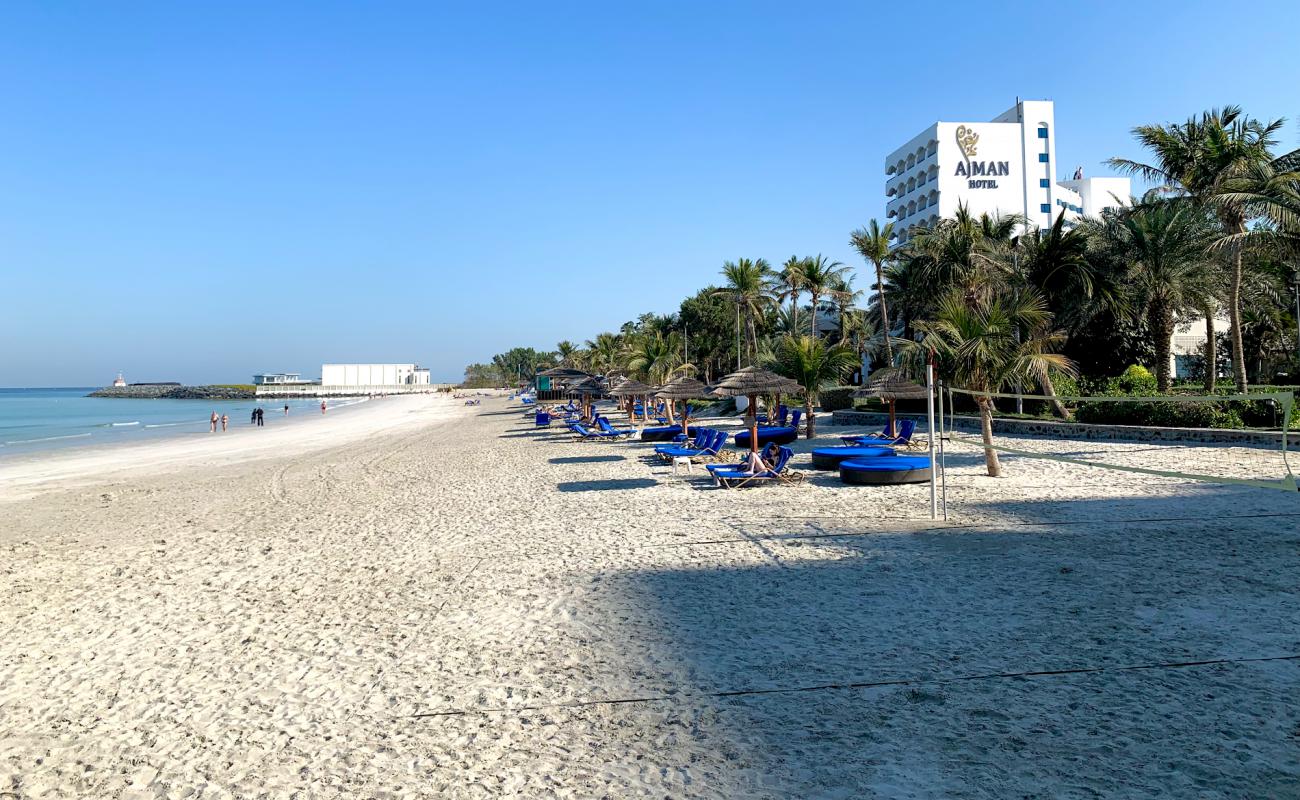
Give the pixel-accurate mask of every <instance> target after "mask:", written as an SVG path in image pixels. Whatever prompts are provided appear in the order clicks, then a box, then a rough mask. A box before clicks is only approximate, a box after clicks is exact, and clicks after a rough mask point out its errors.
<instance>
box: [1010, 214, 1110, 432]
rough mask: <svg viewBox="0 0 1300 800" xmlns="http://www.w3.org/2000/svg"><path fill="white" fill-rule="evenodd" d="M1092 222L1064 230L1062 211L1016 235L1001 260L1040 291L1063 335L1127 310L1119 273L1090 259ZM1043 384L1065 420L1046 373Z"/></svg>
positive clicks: (1015, 279)
mask: <svg viewBox="0 0 1300 800" xmlns="http://www.w3.org/2000/svg"><path fill="white" fill-rule="evenodd" d="M1094 227H1095V221H1094V223H1093V224H1088V225H1083V226H1080V227H1075V228H1072V229H1068V230H1067V229H1066V227H1065V214H1064V213H1062V214H1060V215H1058V216H1057V218H1056V221H1055V222H1054V223H1052V226H1051V227H1050V228H1047V229H1034V230H1031V231H1029V232H1027V233H1025V234H1023V235H1021V236H1020V237H1018V238H1017V240H1016V241H1015V243H1014V245H1013V246H1012V247H1011V248H1010V250H1009V251H1008V253H1007V256H1009V258H1010V262H1009V263H1007V264H1004V265H1003V269H1004V271H1005V273H1006V275H1007V279H1008V281H1009V283H1010V284H1011V285H1013V286H1016V287H1022V288H1023V287H1029V288H1033V289H1035V290H1037V291H1038V293H1039V294H1040V295H1042V297H1043V301H1044V302H1045V303H1046V304H1047V307H1048V310H1049V311H1051V313H1052V319H1053V324H1054V325H1056V326H1057V327H1058V328H1060V329H1061V330H1062V331H1063V332H1064V333H1065V334H1066V337H1067V340H1068V338H1069V337H1070V336H1071V335H1073V334H1075V333H1077V332H1079V331H1080V330H1082V329H1083V328H1084V327H1085V326H1086V325H1087V323H1089V322H1090V321H1092V320H1093V319H1094V318H1095V317H1096V316H1097V314H1098V313H1104V312H1109V313H1113V314H1119V315H1124V314H1127V313H1128V305H1127V297H1126V295H1125V293H1124V291H1123V290H1122V287H1121V286H1120V285H1119V283H1118V282H1117V281H1116V280H1115V278H1116V277H1118V276H1115V275H1111V274H1109V273H1108V272H1107V271H1106V270H1105V269H1103V268H1102V265H1101V264H1094V262H1093V260H1091V259H1090V258H1089V252H1088V248H1089V245H1090V244H1091V243H1090V241H1089V235H1090V232H1091V231H1093V230H1094ZM1004 257H1006V256H1004ZM1042 389H1043V394H1045V395H1047V396H1048V397H1050V398H1052V399H1051V401H1050V402H1051V404H1052V408H1053V410H1054V411H1055V412H1056V414H1057V416H1059V417H1061V418H1062V419H1069V418H1070V412H1069V410H1068V409H1067V408H1066V407H1065V405H1064V404H1063V403H1062V402H1061V401H1060V400H1058V399H1056V387H1055V386H1054V385H1053V384H1052V380H1051V377H1050V375H1049V376H1048V378H1047V380H1046V381H1045V382H1044V384H1043V386H1042Z"/></svg>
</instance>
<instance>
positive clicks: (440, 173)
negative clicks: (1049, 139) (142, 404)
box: [0, 0, 1300, 386]
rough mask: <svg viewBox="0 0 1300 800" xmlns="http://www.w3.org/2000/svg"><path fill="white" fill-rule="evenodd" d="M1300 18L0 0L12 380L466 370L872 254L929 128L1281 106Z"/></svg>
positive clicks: (1095, 159) (1121, 130)
mask: <svg viewBox="0 0 1300 800" xmlns="http://www.w3.org/2000/svg"><path fill="white" fill-rule="evenodd" d="M1229 13H1232V14H1237V13H1240V14H1242V15H1243V17H1244V16H1245V15H1247V14H1248V15H1249V17H1250V19H1249V20H1246V21H1242V22H1231V21H1227V20H1225V18H1224V15H1225V14H1229ZM1297 23H1300V10H1297V8H1296V7H1295V6H1294V4H1292V3H1283V2H1260V3H1254V4H1250V5H1248V6H1231V7H1227V6H1223V5H1222V4H1218V3H1216V4H1211V3H1208V2H1200V1H1199V0H1196V1H1194V2H1169V3H1131V2H1126V3H1109V2H1100V3H1087V4H1080V3H1074V4H1069V5H1065V4H1054V3H982V4H971V3H966V2H960V3H958V2H953V3H946V2H939V3H931V4H892V10H889V9H886V8H884V7H883V4H876V3H844V4H831V3H822V4H818V3H797V4H796V3H782V2H777V3H708V4H705V3H688V2H656V3H643V4H639V5H635V4H625V3H608V2H606V3H591V4H580V3H568V2H558V3H528V4H519V5H514V4H493V3H457V4H436V3H425V2H420V3H409V4H407V3H395V2H394V3H351V4H336V3H327V2H319V1H317V2H309V3H251V2H250V3H219V4H193V3H173V2H158V3H145V2H139V3H91V2H85V3H73V2H68V3H46V2H10V3H5V4H4V5H3V6H0V101H2V102H3V111H2V112H0V275H2V276H3V284H2V285H3V289H4V313H3V315H0V346H2V347H0V385H6V386H37V385H90V384H101V383H104V382H107V381H108V380H110V379H111V378H112V376H113V374H114V373H115V372H116V371H117V370H118V369H122V370H125V371H126V373H127V377H128V379H131V380H145V379H171V380H181V381H186V382H206V381H212V382H226V381H244V380H247V379H248V377H249V375H250V374H251V373H253V372H259V371H264V370H265V371H279V370H295V371H302V372H304V373H307V374H310V375H313V376H314V375H317V374H319V369H320V367H319V365H320V364H321V362H323V361H418V362H420V363H421V364H423V365H425V366H429V367H430V368H432V370H433V372H434V375H435V376H436V378H441V379H447V380H457V379H459V377H460V373H461V370H462V368H463V366H464V365H465V364H466V363H467V362H469V361H473V360H486V359H487V358H488V357H490V356H491V355H492V354H493V353H495V352H498V351H500V350H503V349H505V348H508V347H510V346H513V345H517V344H518V345H530V346H536V347H539V348H546V347H552V346H553V345H554V343H555V342H556V341H558V340H560V339H565V338H568V339H574V340H578V341H581V340H582V339H586V338H590V337H591V336H593V335H594V334H595V333H597V332H599V331H601V330H611V329H616V328H617V326H618V325H619V324H621V323H622V322H623V321H625V320H627V319H631V318H633V317H635V316H636V315H637V314H639V313H641V312H644V311H655V312H668V311H671V310H674V309H675V308H676V307H677V304H678V303H679V301H680V300H681V298H682V297H683V296H685V295H686V294H688V293H690V292H693V291H694V290H696V289H698V288H700V287H702V286H704V285H706V284H708V283H709V282H711V281H713V280H715V278H716V275H717V272H718V269H719V268H720V266H721V263H722V262H723V261H724V260H726V259H734V258H737V257H741V256H749V257H765V258H768V259H769V260H771V261H773V262H777V263H779V262H780V261H781V260H784V259H785V258H786V257H788V256H790V255H791V254H796V253H797V254H800V255H803V254H813V253H819V252H820V253H824V254H826V255H828V256H831V257H833V258H836V259H839V260H842V261H844V262H845V263H849V264H854V265H858V263H859V262H858V259H857V258H856V257H855V256H854V254H853V253H852V251H851V250H850V249H849V248H848V246H847V238H848V232H849V231H850V230H851V229H852V228H854V227H856V226H859V225H861V224H863V223H864V222H865V221H866V220H868V219H869V218H871V217H872V216H882V215H883V210H884V202H883V200H884V196H883V190H884V173H883V160H884V157H885V155H886V154H887V153H888V152H889V151H890V150H892V149H893V148H894V147H896V146H898V145H899V144H901V143H902V142H903V141H905V140H906V139H907V138H909V137H911V136H912V135H914V134H915V133H916V132H918V131H919V130H921V129H922V128H923V127H924V126H926V125H928V124H929V123H931V122H933V121H935V120H936V119H940V118H944V119H985V118H989V117H992V116H993V115H995V114H997V113H999V112H1001V111H1003V110H1005V109H1006V108H1008V107H1010V106H1011V105H1012V104H1013V103H1014V101H1015V98H1016V96H1018V95H1019V96H1021V97H1025V98H1050V99H1053V100H1055V101H1056V121H1057V131H1058V137H1059V138H1058V140H1057V155H1058V161H1059V164H1060V167H1061V169H1067V168H1072V167H1073V165H1075V164H1082V165H1083V166H1084V168H1085V170H1086V172H1087V174H1089V175H1097V174H1103V173H1104V172H1105V170H1104V169H1103V168H1102V167H1101V161H1102V160H1104V159H1105V158H1107V157H1109V156H1113V155H1130V156H1133V155H1138V151H1136V149H1135V148H1134V146H1133V145H1132V142H1131V139H1130V136H1129V129H1130V128H1131V127H1132V126H1133V125H1135V124H1138V123H1145V122H1161V121H1170V120H1181V119H1183V118H1185V117H1187V116H1188V115H1190V114H1192V113H1196V112H1199V111H1200V110H1202V109H1203V108H1206V107H1209V106H1215V105H1222V104H1225V103H1238V104H1241V105H1243V106H1245V107H1246V109H1247V110H1248V111H1249V112H1250V113H1251V114H1253V115H1256V116H1261V117H1280V116H1285V117H1287V118H1288V119H1292V118H1294V117H1295V116H1297V115H1298V114H1300V83H1298V82H1297V81H1296V80H1295V78H1296V76H1297V75H1300V48H1298V47H1296V41H1295V31H1296V29H1297ZM1297 130H1300V129H1298V128H1297V127H1296V126H1295V125H1294V124H1288V126H1287V128H1286V129H1285V131H1284V134H1283V145H1285V146H1287V147H1288V148H1290V147H1295V146H1300V136H1298V135H1297ZM860 282H865V281H860Z"/></svg>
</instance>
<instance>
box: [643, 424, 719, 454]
mask: <svg viewBox="0 0 1300 800" xmlns="http://www.w3.org/2000/svg"><path fill="white" fill-rule="evenodd" d="M691 430H692V431H694V432H695V436H694V439H693V440H692V441H691V442H690V443H689V444H688V443H687V442H686V439H685V438H684V435H683V434H680V433H679V434H677V436H676V438H675V439H674V441H673V442H672V443H671V444H657V445H655V452H656V453H662V452H664V451H665V450H680V449H681V448H684V447H685V448H699V447H703V446H704V443H705V441H706V439H705V437H707V436H708V435H709V434H710V433H712V431H710V430H709V429H708V428H691Z"/></svg>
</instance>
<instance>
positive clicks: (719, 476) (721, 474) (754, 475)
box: [710, 447, 803, 489]
mask: <svg viewBox="0 0 1300 800" xmlns="http://www.w3.org/2000/svg"><path fill="white" fill-rule="evenodd" d="M793 455H794V451H793V450H791V449H790V448H788V447H782V448H780V449H779V450H778V451H777V457H776V463H774V464H772V466H771V467H769V468H768V469H765V470H763V471H762V472H747V471H745V470H739V469H731V470H726V469H715V470H710V471H711V472H712V473H713V479H714V480H715V481H717V482H718V485H719V486H722V487H724V488H727V489H738V488H740V487H741V486H748V485H749V484H751V483H767V482H771V481H780V482H784V483H795V482H797V481H799V480H802V479H803V475H802V474H801V473H798V472H786V471H785V467H786V465H787V464H789V463H790V458H791V457H792V456H793Z"/></svg>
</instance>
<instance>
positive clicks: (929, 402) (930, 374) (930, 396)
mask: <svg viewBox="0 0 1300 800" xmlns="http://www.w3.org/2000/svg"><path fill="white" fill-rule="evenodd" d="M925 418H926V423H927V424H928V425H929V427H930V519H938V518H939V495H938V474H937V473H936V471H935V468H934V364H926V365H925Z"/></svg>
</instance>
